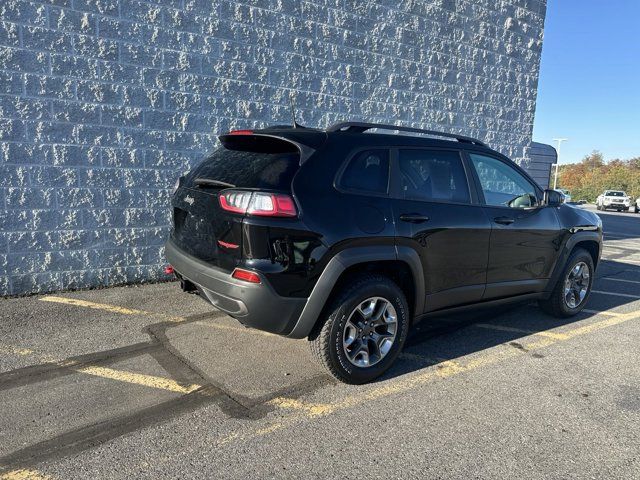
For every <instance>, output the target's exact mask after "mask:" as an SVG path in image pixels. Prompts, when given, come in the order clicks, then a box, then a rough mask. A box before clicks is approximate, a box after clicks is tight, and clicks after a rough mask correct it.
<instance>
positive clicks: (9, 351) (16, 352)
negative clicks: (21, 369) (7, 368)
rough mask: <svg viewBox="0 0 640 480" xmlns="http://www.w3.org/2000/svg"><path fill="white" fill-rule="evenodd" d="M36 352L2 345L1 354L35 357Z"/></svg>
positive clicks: (0, 347) (0, 346)
mask: <svg viewBox="0 0 640 480" xmlns="http://www.w3.org/2000/svg"><path fill="white" fill-rule="evenodd" d="M33 353H34V351H33V350H31V349H29V348H18V347H13V346H11V345H0V354H2V355H20V356H27V355H33Z"/></svg>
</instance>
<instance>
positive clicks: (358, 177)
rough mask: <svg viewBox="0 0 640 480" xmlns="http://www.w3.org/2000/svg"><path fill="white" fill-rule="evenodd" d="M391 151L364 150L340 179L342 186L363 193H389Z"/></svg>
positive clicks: (354, 158)
mask: <svg viewBox="0 0 640 480" xmlns="http://www.w3.org/2000/svg"><path fill="white" fill-rule="evenodd" d="M388 184H389V151H388V150H382V149H380V150H364V151H362V152H359V153H357V154H356V155H355V156H354V157H353V158H352V159H351V160H350V161H349V164H348V165H347V168H346V169H345V170H344V172H343V173H342V177H341V178H340V186H341V187H342V188H344V189H348V190H358V191H361V192H373V193H387V188H388Z"/></svg>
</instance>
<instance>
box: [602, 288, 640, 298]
mask: <svg viewBox="0 0 640 480" xmlns="http://www.w3.org/2000/svg"><path fill="white" fill-rule="evenodd" d="M591 293H599V294H601V295H613V296H614V297H625V298H635V299H640V295H630V294H628V293H618V292H606V291H604V290H591Z"/></svg>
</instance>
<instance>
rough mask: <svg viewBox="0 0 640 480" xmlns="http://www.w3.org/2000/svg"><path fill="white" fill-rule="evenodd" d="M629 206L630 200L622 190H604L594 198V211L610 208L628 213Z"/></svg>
mask: <svg viewBox="0 0 640 480" xmlns="http://www.w3.org/2000/svg"><path fill="white" fill-rule="evenodd" d="M630 206H631V198H630V197H628V196H627V194H626V193H625V192H623V191H622V190H605V191H604V193H602V194H600V195H598V198H596V209H598V210H607V209H609V208H610V209H613V210H617V211H619V212H622V211H625V212H628V211H629V207H630Z"/></svg>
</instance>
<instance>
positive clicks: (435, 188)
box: [399, 149, 470, 203]
mask: <svg viewBox="0 0 640 480" xmlns="http://www.w3.org/2000/svg"><path fill="white" fill-rule="evenodd" d="M399 163H400V176H401V178H402V191H403V193H404V198H411V199H416V200H427V201H429V200H436V201H444V202H458V203H469V201H470V200H469V185H467V176H466V175H465V173H464V167H463V166H462V160H461V159H460V154H459V153H458V152H454V151H447V150H423V149H415V150H413V149H412V150H409V149H407V150H400V156H399Z"/></svg>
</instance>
